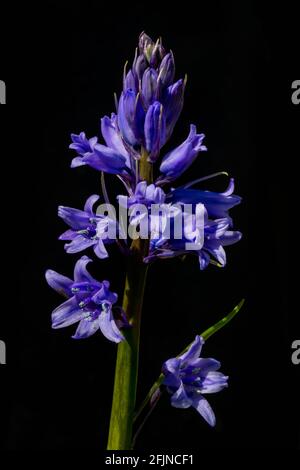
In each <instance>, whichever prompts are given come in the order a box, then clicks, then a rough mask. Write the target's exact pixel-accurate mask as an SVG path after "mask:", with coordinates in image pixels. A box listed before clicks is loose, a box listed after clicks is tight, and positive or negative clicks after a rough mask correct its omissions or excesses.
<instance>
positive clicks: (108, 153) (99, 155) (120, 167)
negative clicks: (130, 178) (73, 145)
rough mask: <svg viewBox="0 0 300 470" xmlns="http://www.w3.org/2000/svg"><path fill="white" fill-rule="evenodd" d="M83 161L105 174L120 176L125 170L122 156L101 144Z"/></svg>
mask: <svg viewBox="0 0 300 470" xmlns="http://www.w3.org/2000/svg"><path fill="white" fill-rule="evenodd" d="M83 159H84V162H85V163H87V164H88V165H89V166H91V167H92V168H94V169H96V170H98V171H104V172H106V173H113V174H121V173H123V172H124V170H125V168H126V163H125V162H126V160H125V157H123V155H120V154H118V153H117V152H116V151H115V150H113V149H111V148H109V147H105V145H101V144H96V145H95V148H94V152H93V153H90V154H89V155H87V156H85V157H83Z"/></svg>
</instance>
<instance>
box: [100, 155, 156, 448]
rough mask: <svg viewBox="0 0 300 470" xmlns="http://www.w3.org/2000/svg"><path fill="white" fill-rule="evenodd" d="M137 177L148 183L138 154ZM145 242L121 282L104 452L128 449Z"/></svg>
mask: <svg viewBox="0 0 300 470" xmlns="http://www.w3.org/2000/svg"><path fill="white" fill-rule="evenodd" d="M139 167H140V177H141V178H142V179H143V180H146V181H148V182H149V183H151V182H152V165H151V164H150V163H149V162H148V161H147V154H146V152H145V151H144V152H142V156H141V159H140V162H139ZM148 245H149V240H143V239H141V238H138V239H136V240H134V241H133V242H132V245H131V250H130V251H131V256H130V257H129V262H128V270H127V276H126V281H125V289H124V297H123V309H124V311H125V313H126V316H127V319H128V321H129V323H130V325H131V328H130V329H128V330H126V331H125V332H124V336H125V341H123V342H122V343H120V344H119V345H118V352H117V361H116V369H115V380H114V391H113V401H112V409H111V417H110V426H109V435H108V444H107V449H108V450H129V449H131V442H132V426H133V417H134V408H135V401H136V389H137V378H138V365H139V343H140V327H141V313H142V307H143V298H144V292H145V285H146V278H147V270H148V265H147V264H145V263H144V262H143V258H144V257H145V256H146V254H147V252H148Z"/></svg>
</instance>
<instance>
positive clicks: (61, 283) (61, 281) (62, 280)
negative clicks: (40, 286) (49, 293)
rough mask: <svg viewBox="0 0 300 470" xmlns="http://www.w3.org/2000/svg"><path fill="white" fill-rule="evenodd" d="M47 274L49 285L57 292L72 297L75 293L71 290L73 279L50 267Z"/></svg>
mask: <svg viewBox="0 0 300 470" xmlns="http://www.w3.org/2000/svg"><path fill="white" fill-rule="evenodd" d="M45 276H46V281H47V282H48V284H49V286H50V287H52V289H54V290H55V291H56V292H58V293H59V294H61V295H64V296H65V297H71V296H72V295H73V294H72V291H71V286H72V284H73V281H72V280H71V279H69V278H68V277H66V276H62V274H59V273H57V272H56V271H52V269H48V270H47V271H46V274H45Z"/></svg>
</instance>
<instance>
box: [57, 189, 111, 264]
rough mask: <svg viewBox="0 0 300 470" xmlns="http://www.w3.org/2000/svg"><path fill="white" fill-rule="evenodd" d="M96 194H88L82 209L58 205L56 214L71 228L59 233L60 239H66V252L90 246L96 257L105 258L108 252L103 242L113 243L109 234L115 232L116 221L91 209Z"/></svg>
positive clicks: (95, 200) (74, 251) (76, 251)
mask: <svg viewBox="0 0 300 470" xmlns="http://www.w3.org/2000/svg"><path fill="white" fill-rule="evenodd" d="M98 199H99V196H97V195H96V194H94V195H92V196H90V197H89V198H88V199H87V201H86V203H85V206H84V210H83V211H82V210H79V209H74V208H72V207H65V206H59V208H58V215H59V217H61V218H62V219H63V220H64V221H65V222H66V223H67V224H68V225H69V226H70V227H71V228H70V229H69V230H67V231H66V232H64V233H63V234H62V235H60V237H59V239H60V240H68V241H69V242H70V243H66V244H65V246H64V248H65V250H66V252H67V253H78V252H80V251H83V250H85V249H87V248H90V247H92V248H93V250H94V253H95V255H96V256H97V257H98V258H101V259H102V258H107V257H108V253H107V250H106V248H105V246H104V245H105V244H107V243H113V242H114V241H115V237H113V238H110V237H109V234H110V233H114V234H115V235H116V234H117V229H118V226H117V222H116V221H114V220H112V219H111V218H109V217H108V216H98V215H96V214H95V213H94V211H93V206H94V204H95V203H96V202H97V201H98Z"/></svg>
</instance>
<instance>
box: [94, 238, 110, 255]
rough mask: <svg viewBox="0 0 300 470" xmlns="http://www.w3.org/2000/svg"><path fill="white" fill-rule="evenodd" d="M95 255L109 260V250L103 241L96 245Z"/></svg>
mask: <svg viewBox="0 0 300 470" xmlns="http://www.w3.org/2000/svg"><path fill="white" fill-rule="evenodd" d="M94 253H95V255H96V256H97V257H98V258H100V259H104V258H108V253H107V250H106V248H105V246H104V243H103V241H102V240H101V239H100V240H98V242H97V243H96V244H95V245H94Z"/></svg>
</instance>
